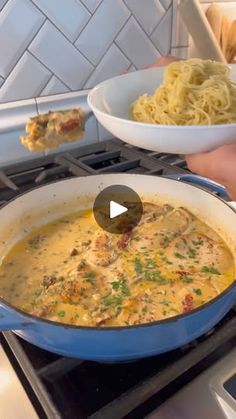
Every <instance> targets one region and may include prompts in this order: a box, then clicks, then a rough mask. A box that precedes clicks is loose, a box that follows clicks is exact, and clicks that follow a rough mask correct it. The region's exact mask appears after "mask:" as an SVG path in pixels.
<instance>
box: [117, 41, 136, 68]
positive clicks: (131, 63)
mask: <svg viewBox="0 0 236 419" xmlns="http://www.w3.org/2000/svg"><path fill="white" fill-rule="evenodd" d="M114 44H115V46H116V47H117V48H118V50H119V51H120V52H121V53H122V54H123V55H124V57H125V58H126V59H127V60H128V61H129V63H130V65H129V67H128V68H130V67H131V65H134V63H133V62H132V61H131V60H130V58H129V57H128V55H126V53H125V52H124V51H123V50H122V49H121V47H120V46H119V45H118V44H117V43H116V40H115V41H114ZM134 67H135V68H136V66H135V65H134Z"/></svg>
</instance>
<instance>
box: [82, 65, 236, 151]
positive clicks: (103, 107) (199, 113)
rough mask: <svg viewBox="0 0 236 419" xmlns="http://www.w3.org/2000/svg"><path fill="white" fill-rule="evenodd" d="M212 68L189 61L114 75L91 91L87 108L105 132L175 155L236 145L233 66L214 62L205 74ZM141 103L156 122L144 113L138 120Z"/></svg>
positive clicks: (130, 142)
mask: <svg viewBox="0 0 236 419" xmlns="http://www.w3.org/2000/svg"><path fill="white" fill-rule="evenodd" d="M211 65H212V62H210V64H209V61H202V60H196V61H194V60H189V61H187V62H184V61H182V62H179V63H172V64H171V65H169V66H168V67H166V68H151V69H148V70H142V71H137V72H133V73H129V74H125V75H122V76H118V77H114V78H112V79H109V80H107V81H105V82H103V83H101V84H99V85H98V86H96V87H95V88H94V89H92V91H91V92H90V93H89V95H88V104H89V106H90V107H91V109H92V111H93V112H94V114H95V116H96V118H97V119H98V121H99V122H100V123H101V124H102V125H103V126H104V127H105V128H106V129H107V130H108V131H109V132H111V133H112V134H113V135H114V136H115V137H118V138H120V139H121V140H123V141H125V142H127V143H129V144H132V145H135V146H138V147H141V148H144V149H148V150H153V151H158V152H166V153H174V154H192V153H198V152H205V151H209V150H212V149H214V148H217V147H219V146H222V145H224V144H230V143H233V142H235V141H236V123H235V122H236V121H235V115H233V117H232V112H233V114H234V110H233V109H235V106H234V105H233V103H234V101H235V86H234V82H235V81H236V67H235V65H234V64H233V65H231V66H230V67H229V68H227V67H226V66H224V64H222V63H214V62H213V65H212V68H211V70H210V71H209V67H211ZM177 66H179V68H178V67H177ZM180 66H182V67H180ZM188 66H189V67H190V70H189V68H188ZM175 67H176V68H177V70H176V68H175ZM202 67H203V69H202ZM186 68H187V69H186ZM196 68H197V70H196ZM195 72H198V74H197V76H196V74H195ZM203 73H204V77H203V78H202V79H201V74H203ZM228 73H229V74H228ZM209 74H210V75H209ZM179 80H181V83H180V82H179ZM160 86H162V88H161V89H159V91H158V92H157V90H158V88H159V87H160ZM202 86H203V88H202ZM197 89H198V90H197ZM186 91H187V93H186ZM155 92H157V93H155ZM163 92H164V93H163ZM143 95H147V96H148V97H146V98H143ZM151 97H152V100H150V98H151ZM193 97H194V100H192V99H193ZM142 98H143V99H142ZM145 101H146V107H147V108H148V107H149V110H150V113H155V112H156V118H153V117H151V118H149V117H147V115H148V112H146V117H145V118H144V119H143V120H142V118H140V112H139V111H140V107H143V104H144V102H145ZM155 101H156V104H155ZM168 101H169V103H168ZM135 102H136V109H135V108H134V107H133V109H132V106H133V104H134V103H135ZM173 102H176V103H175V105H174V106H173ZM191 102H192V105H191ZM166 103H167V106H166ZM156 105H157V106H156ZM190 105H191V106H190ZM153 106H154V108H155V106H156V110H155V109H153ZM199 106H200V108H199ZM138 107H139V109H138ZM190 107H191V109H190ZM173 110H174V114H173ZM132 111H135V112H132ZM168 112H169V113H168ZM171 112H172V113H171ZM178 112H179V113H180V115H178ZM213 113H215V116H216V117H213ZM138 114H139V115H138ZM226 114H227V116H226ZM225 116H226V118H225ZM134 118H135V119H136V120H134ZM144 121H145V122H144Z"/></svg>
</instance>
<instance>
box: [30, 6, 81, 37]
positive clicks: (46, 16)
mask: <svg viewBox="0 0 236 419" xmlns="http://www.w3.org/2000/svg"><path fill="white" fill-rule="evenodd" d="M32 4H33V5H34V6H35V8H36V9H38V11H39V12H40V13H41V14H42V15H43V16H44V17H45V19H46V20H48V21H49V22H50V23H51V24H52V25H53V26H55V28H56V29H57V30H58V31H59V32H60V33H61V34H62V35H63V36H64V37H65V38H66V39H67V41H69V42H70V44H73V41H71V39H69V38H68V36H67V35H66V34H65V33H64V32H62V31H61V29H60V28H59V27H58V26H57V25H56V24H55V22H53V21H52V20H51V19H50V17H49V16H48V15H46V13H44V11H43V10H41V9H40V7H39V6H38V5H37V4H35V3H34V2H32Z"/></svg>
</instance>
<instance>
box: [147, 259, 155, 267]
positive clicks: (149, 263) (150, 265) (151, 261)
mask: <svg viewBox="0 0 236 419" xmlns="http://www.w3.org/2000/svg"><path fill="white" fill-rule="evenodd" d="M156 266H157V264H156V262H154V260H152V259H148V260H147V263H146V266H145V268H147V269H155V268H156Z"/></svg>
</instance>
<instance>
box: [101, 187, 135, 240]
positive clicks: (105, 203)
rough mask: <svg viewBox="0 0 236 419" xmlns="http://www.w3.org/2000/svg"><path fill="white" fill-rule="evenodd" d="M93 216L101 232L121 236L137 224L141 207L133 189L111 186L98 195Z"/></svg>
mask: <svg viewBox="0 0 236 419" xmlns="http://www.w3.org/2000/svg"><path fill="white" fill-rule="evenodd" d="M93 214H94V218H95V220H96V222H97V224H98V225H99V226H100V227H101V228H102V229H103V230H106V231H107V232H109V233H113V234H123V233H127V232H129V231H131V230H132V229H133V228H134V227H135V226H136V225H137V224H138V223H139V221H140V219H141V217H142V214H143V206H142V202H141V199H140V198H139V196H138V194H137V193H136V192H135V191H134V190H133V189H131V188H129V187H127V186H123V185H112V186H108V187H107V188H105V189H103V190H102V191H101V192H100V193H99V194H98V196H97V198H96V199H95V202H94V206H93Z"/></svg>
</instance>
